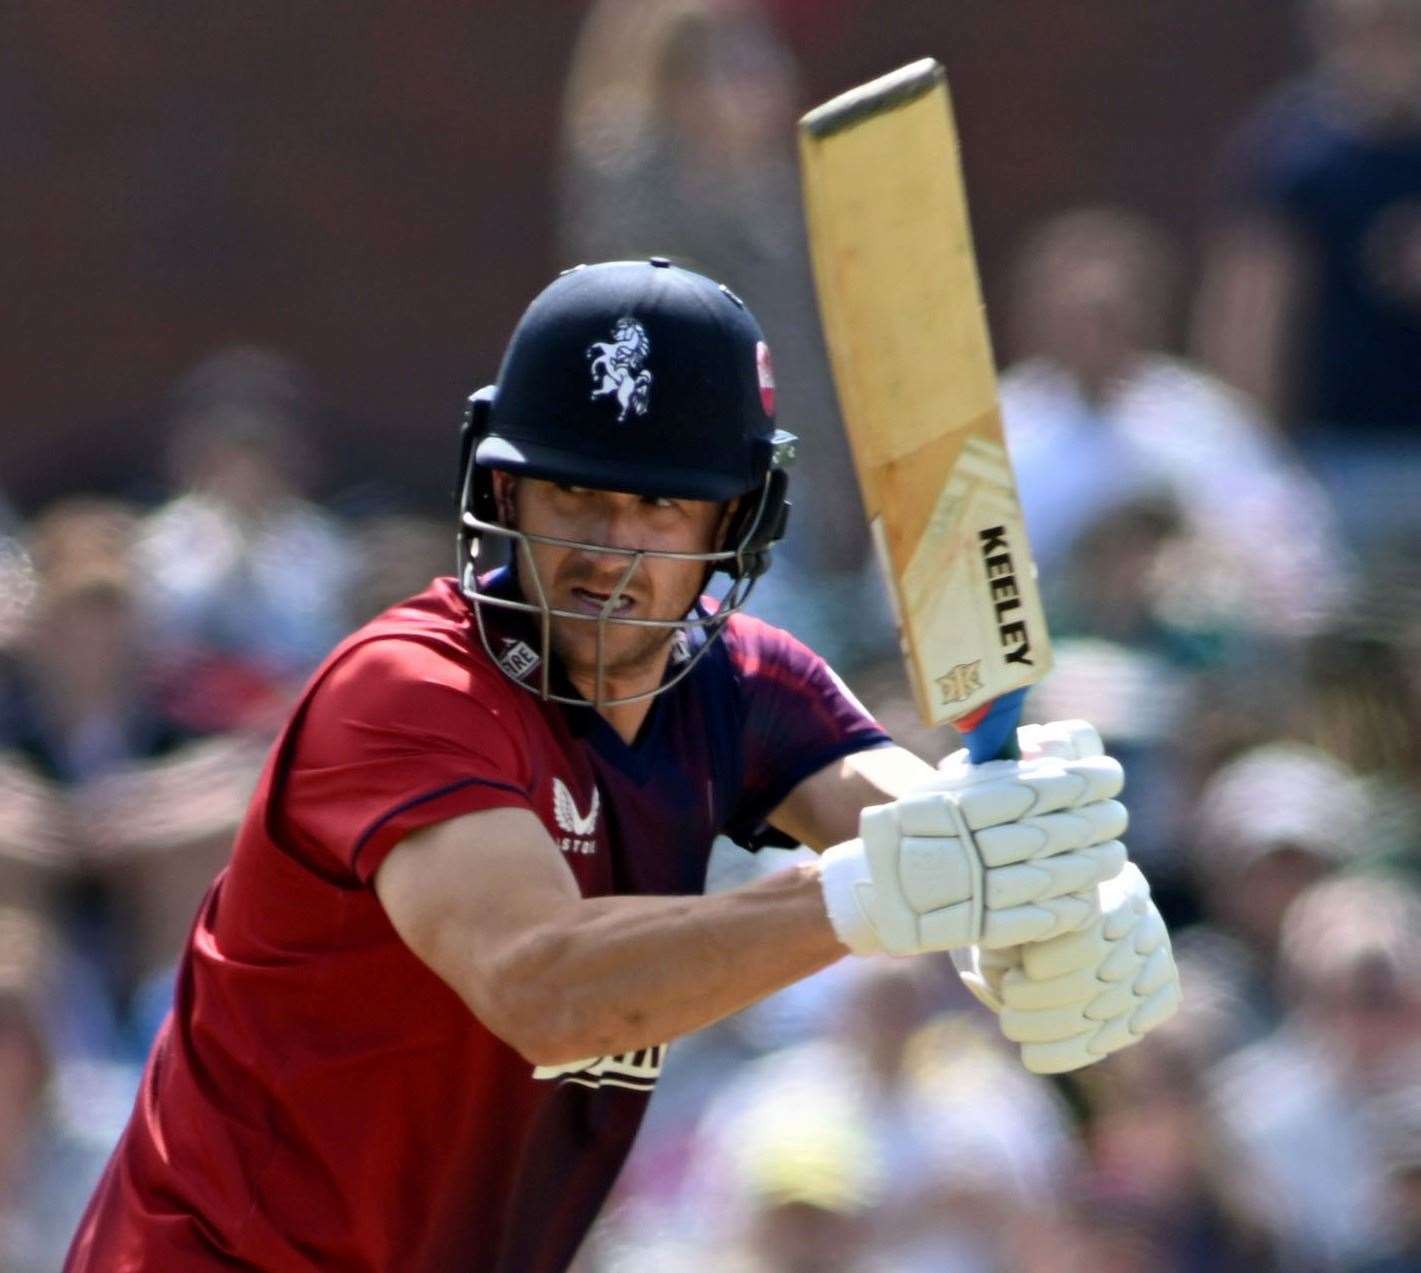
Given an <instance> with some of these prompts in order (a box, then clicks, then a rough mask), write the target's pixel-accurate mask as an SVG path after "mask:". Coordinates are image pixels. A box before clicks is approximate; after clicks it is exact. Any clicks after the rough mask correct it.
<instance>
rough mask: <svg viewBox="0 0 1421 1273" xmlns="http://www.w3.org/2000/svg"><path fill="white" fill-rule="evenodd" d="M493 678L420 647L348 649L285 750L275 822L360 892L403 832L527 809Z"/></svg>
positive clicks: (512, 732) (521, 766)
mask: <svg viewBox="0 0 1421 1273" xmlns="http://www.w3.org/2000/svg"><path fill="white" fill-rule="evenodd" d="M495 677H496V673H493V672H491V671H490V672H486V673H483V672H481V669H479V668H478V667H476V666H475V667H471V666H470V665H469V664H467V663H465V662H461V661H460V660H458V659H456V658H454V657H452V656H451V655H450V654H448V653H446V652H444V651H442V650H440V649H438V648H437V647H431V646H428V645H425V644H423V643H421V642H418V641H413V640H405V639H399V638H386V639H381V640H375V641H371V642H368V643H366V644H363V645H359V646H356V647H354V648H353V649H352V650H351V651H349V652H348V653H347V654H346V655H345V656H344V657H343V658H341V659H340V660H339V661H337V662H336V663H335V664H334V666H332V667H331V668H330V669H329V670H328V671H327V672H326V674H325V675H324V676H323V677H322V678H321V680H320V681H319V682H318V683H317V684H316V685H315V687H314V688H313V689H312V690H311V691H310V692H309V694H308V697H307V699H306V701H305V703H304V704H303V706H302V708H301V710H300V713H299V714H298V717H297V720H296V724H295V725H294V726H293V729H294V731H295V732H294V735H293V736H291V737H289V738H288V741H287V744H286V750H287V755H286V764H285V773H284V778H283V781H282V783H281V785H280V788H279V793H278V794H277V795H276V796H275V797H274V799H276V801H277V803H278V808H277V809H276V810H275V811H274V812H275V814H276V821H277V822H278V824H279V825H280V826H281V828H282V829H283V830H284V831H285V832H286V833H287V834H289V835H290V836H292V837H294V838H295V840H296V842H297V844H298V845H299V846H300V847H301V848H302V849H304V850H306V851H307V852H309V853H314V854H316V855H318V856H320V857H321V858H324V859H325V860H326V861H327V862H329V860H330V859H331V858H334V859H335V861H336V863H338V864H339V866H340V867H343V868H345V869H347V870H349V871H352V872H354V874H355V875H356V876H357V877H358V878H359V879H360V881H361V882H362V883H369V881H370V880H371V879H372V878H373V877H374V875H375V872H376V870H377V869H378V868H379V866H380V863H381V862H383V861H384V860H385V857H386V855H387V854H388V853H389V852H390V850H391V849H393V848H394V846H395V845H396V844H398V843H399V841H400V840H401V839H402V838H403V837H404V836H406V835H408V834H409V833H410V832H411V831H414V830H417V829H418V828H420V827H424V826H430V825H433V824H434V823H437V822H445V821H448V820H449V819H450V818H455V817H459V816H460V815H462V814H466V813H474V812H477V811H479V810H482V809H492V808H498V807H504V806H516V807H520V808H528V809H531V808H532V804H531V802H530V799H529V795H528V792H529V787H530V784H531V771H530V767H529V759H528V748H527V746H526V742H525V739H524V736H523V730H522V729H521V727H520V724H519V722H518V719H517V713H516V711H515V710H514V709H513V706H512V705H511V704H510V703H509V702H508V697H509V696H508V693H507V690H506V688H505V687H503V686H501V685H499V684H498V682H497V681H496V680H495Z"/></svg>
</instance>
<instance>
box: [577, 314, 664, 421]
mask: <svg viewBox="0 0 1421 1273" xmlns="http://www.w3.org/2000/svg"><path fill="white" fill-rule="evenodd" d="M650 352H651V341H650V340H648V339H647V335H646V328H644V327H643V326H642V325H641V324H640V323H639V322H637V320H636V319H635V318H619V319H617V324H616V326H615V327H613V328H612V339H611V340H610V341H600V340H599V341H596V342H595V343H593V344H591V345H589V346H588V347H587V356H588V358H590V359H591V360H592V366H591V368H590V370H591V372H592V382H593V384H594V385H595V386H596V387H595V388H594V389H593V390H592V400H593V401H594V402H595V401H596V400H597V399H598V398H606V397H615V398H616V399H617V403H618V405H619V406H620V407H621V411H620V412H619V413H618V415H617V421H618V423H622V422H624V421H625V420H626V418H627V412H628V411H635V412H636V413H637V415H645V414H646V408H647V405H648V403H649V402H650V399H651V372H649V371H647V370H645V363H646V356H647V354H649V353H650Z"/></svg>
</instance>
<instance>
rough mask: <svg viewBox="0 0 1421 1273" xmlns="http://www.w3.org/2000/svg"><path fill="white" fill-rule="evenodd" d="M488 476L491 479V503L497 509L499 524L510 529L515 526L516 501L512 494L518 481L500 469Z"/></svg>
mask: <svg viewBox="0 0 1421 1273" xmlns="http://www.w3.org/2000/svg"><path fill="white" fill-rule="evenodd" d="M489 476H490V477H491V478H492V479H493V503H494V507H495V508H497V509H498V520H499V524H500V525H503V526H508V527H510V528H511V527H514V526H516V525H517V524H518V501H517V499H515V498H514V492H515V491H516V490H517V488H518V479H517V478H516V477H515V476H514V475H513V474H512V473H505V472H503V471H502V470H501V469H494V470H493V472H492V473H490V474H489Z"/></svg>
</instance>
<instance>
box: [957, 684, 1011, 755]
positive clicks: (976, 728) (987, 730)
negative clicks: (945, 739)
mask: <svg viewBox="0 0 1421 1273" xmlns="http://www.w3.org/2000/svg"><path fill="white" fill-rule="evenodd" d="M1025 697H1026V691H1025V690H1024V689H1020V690H1010V691H1008V692H1007V693H1006V694H1002V695H1001V696H1000V697H998V698H994V699H993V700H992V701H991V702H990V703H988V704H987V705H986V706H985V707H979V708H978V709H977V710H976V711H975V712H972V713H970V714H969V715H967V716H964V717H963V718H962V719H961V720H959V721H957V722H956V724H957V732H958V733H959V734H961V735H962V741H963V743H964V744H965V745H966V747H967V757H968V759H969V760H971V762H972V763H973V764H974V765H984V764H986V763H987V761H989V760H1015V759H1017V758H1018V757H1019V756H1020V755H1021V752H1020V751H1019V750H1018V748H1017V745H1016V724H1017V721H1018V720H1020V719H1021V703H1022V700H1023V699H1024V698H1025Z"/></svg>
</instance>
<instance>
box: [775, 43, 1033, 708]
mask: <svg viewBox="0 0 1421 1273" xmlns="http://www.w3.org/2000/svg"><path fill="white" fill-rule="evenodd" d="M799 138H800V162H801V168H802V173H803V180H804V199H805V213H806V216H807V218H808V225H809V241H810V249H811V254H812V257H813V263H814V277H815V285H816V289H817V291H818V296H819V311H820V316H821V319H822V321H823V326H824V335H825V340H826V343H827V346H828V350H829V357H830V363H831V365H832V367H833V372H834V383H835V387H836V389H837V391H838V396H839V404H840V407H841V410H842V413H843V417H844V426H845V429H846V430H847V433H848V437H849V442H850V445H851V447H852V450H853V455H854V464H855V468H856V469H857V472H858V477H859V485H860V488H861V490H862V492H863V499H864V504H865V507H866V509H867V513H868V517H869V522H870V526H871V528H872V531H873V538H874V542H875V543H876V544H877V546H878V549H879V553H880V557H881V560H882V563H883V567H884V570H885V573H886V575H887V577H888V581H889V585H890V591H891V593H892V595H893V598H894V604H895V608H896V611H897V619H898V626H899V631H900V634H901V637H902V643H903V653H904V658H905V661H906V663H907V666H908V669H909V676H910V679H911V681H912V682H913V686H914V692H915V694H916V696H917V701H918V708H919V711H920V713H921V714H922V716H923V719H924V720H925V721H927V722H928V723H929V724H934V725H936V724H941V723H942V722H944V721H951V720H959V719H960V718H962V717H964V716H966V715H968V714H969V713H971V712H973V711H975V710H976V709H978V708H980V707H982V706H983V705H985V704H986V703H988V702H990V701H991V700H992V699H994V698H996V697H998V696H999V695H1001V694H1003V693H1006V692H1007V691H1009V690H1013V689H1020V688H1022V687H1024V686H1026V685H1029V684H1032V683H1034V682H1035V681H1037V680H1039V679H1040V678H1041V677H1042V676H1044V675H1045V673H1046V671H1047V670H1048V668H1049V667H1050V661H1051V651H1050V641H1049V638H1048V636H1047V633H1046V622H1045V618H1044V616H1043V614H1042V611H1041V601H1040V597H1039V595H1038V592H1037V587H1036V577H1035V569H1034V566H1033V564H1032V561H1031V554H1030V549H1029V547H1028V545H1027V541H1026V531H1025V527H1024V526H1023V523H1022V517H1021V508H1020V504H1019V502H1018V500H1017V493H1016V481H1015V478H1014V477H1013V475H1012V471H1011V464H1010V460H1009V458H1008V455H1007V450H1006V444H1005V440H1004V438H1003V434H1002V423H1001V415H1000V412H999V410H998V406H997V380H996V370H995V367H994V365H993V361H992V349H991V341H990V338H989V336H988V332H987V324H986V317H985V313H984V311H983V305H982V294H981V287H980V284H979V283H978V279H977V266H976V260H975V257H974V255H973V251H972V235H971V227H970V224H969V222H968V217H967V202H966V195H965V192H964V188H963V183H962V171H961V163H960V160H959V156H958V146H957V136H956V130H955V128H954V126H953V121H952V112H951V105H950V102H949V99H948V93H947V81H946V77H945V76H944V74H943V71H942V68H941V66H939V65H938V63H936V62H935V61H932V60H931V59H925V60H924V61H921V62H915V63H913V64H912V65H911V66H907V67H904V68H903V69H902V70H900V71H896V72H894V73H893V74H891V75H887V76H884V77H883V78H882V79H880V80H875V81H874V82H873V83H871V84H866V85H864V86H863V87H862V88H858V89H854V90H853V91H851V92H849V93H846V94H844V95H843V96H842V97H838V98H835V99H834V100H833V101H831V102H828V103H826V104H825V105H823V106H821V107H819V108H818V109H817V110H814V111H811V112H810V113H809V114H808V115H806V116H805V117H804V118H803V119H802V120H801V121H800V128H799Z"/></svg>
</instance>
